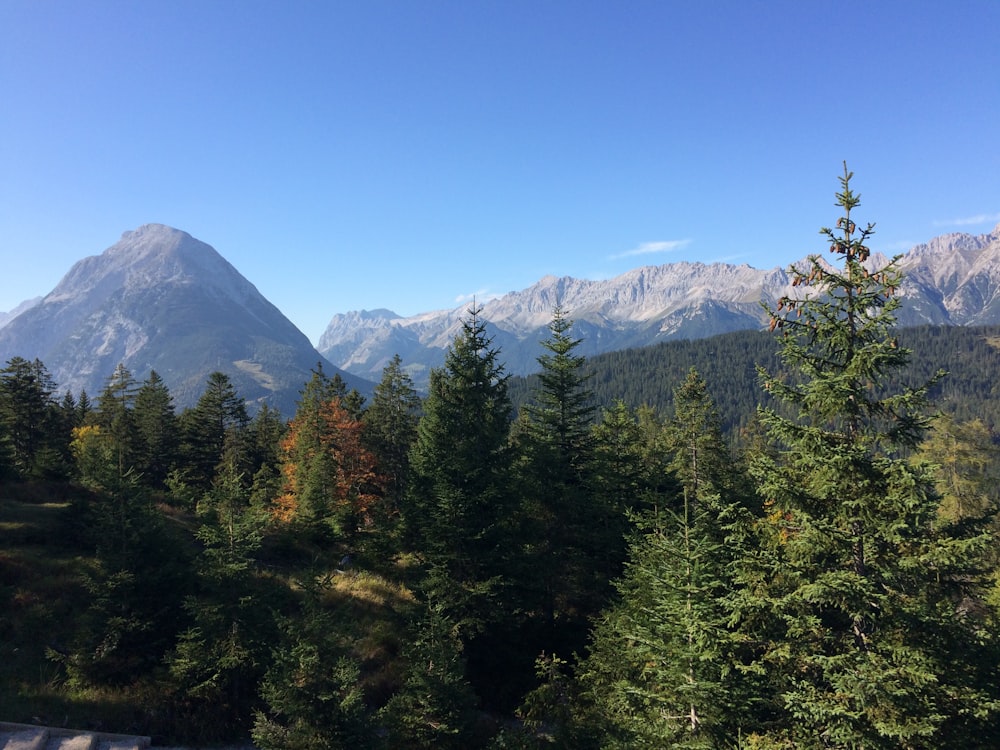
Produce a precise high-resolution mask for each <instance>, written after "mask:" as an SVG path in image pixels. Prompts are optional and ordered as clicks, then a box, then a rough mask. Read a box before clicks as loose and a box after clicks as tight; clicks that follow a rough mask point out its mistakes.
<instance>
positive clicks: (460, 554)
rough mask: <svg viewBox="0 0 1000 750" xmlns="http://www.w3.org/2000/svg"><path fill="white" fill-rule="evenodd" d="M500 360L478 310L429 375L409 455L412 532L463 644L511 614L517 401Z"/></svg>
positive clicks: (432, 590) (432, 592)
mask: <svg viewBox="0 0 1000 750" xmlns="http://www.w3.org/2000/svg"><path fill="white" fill-rule="evenodd" d="M498 357H499V351H498V350H497V349H494V348H493V346H492V339H491V338H490V337H489V336H488V335H487V332H486V324H485V322H484V321H483V319H482V318H481V317H480V310H479V309H478V308H473V309H471V310H470V311H469V317H468V318H466V319H465V320H463V321H462V330H461V331H460V332H459V334H458V335H457V336H456V337H455V340H454V342H453V343H452V345H451V347H450V348H449V349H448V353H447V355H446V357H445V363H444V367H443V368H441V369H439V370H434V371H432V373H431V380H430V393H429V395H428V397H427V399H426V401H425V404H424V415H423V417H422V418H421V420H420V425H419V427H418V430H417V441H416V443H415V444H414V446H413V451H412V453H411V455H410V467H411V486H410V490H409V492H408V496H407V499H406V503H405V505H404V518H405V523H406V525H407V527H408V529H409V531H410V532H411V533H412V537H413V545H414V549H415V550H416V551H417V553H418V554H419V555H420V556H421V558H422V559H423V560H424V563H425V566H426V569H427V570H428V571H429V575H428V576H427V579H426V584H425V585H426V586H427V588H428V593H429V596H430V597H431V598H433V599H434V600H435V601H437V602H439V603H440V605H441V606H443V608H444V613H445V615H446V616H447V617H448V618H450V619H451V620H453V621H454V622H456V623H457V626H458V628H459V632H460V634H461V635H462V637H463V638H467V637H469V636H471V635H473V634H476V633H479V632H481V631H482V630H483V629H484V628H485V627H486V626H487V624H489V623H492V622H496V621H497V619H498V618H500V617H502V616H503V614H504V613H505V610H506V609H507V602H506V600H505V596H504V586H505V583H506V579H505V572H506V567H507V564H508V560H509V557H510V556H511V554H512V550H511V547H510V545H511V538H510V533H509V531H510V525H509V524H510V519H511V517H512V515H513V514H512V510H513V498H512V493H511V492H510V490H509V487H508V482H509V470H510V464H511V454H510V449H509V447H508V443H507V438H508V433H509V430H510V401H509V400H508V398H507V375H506V374H505V373H504V367H503V365H502V364H501V363H500V362H499V360H498Z"/></svg>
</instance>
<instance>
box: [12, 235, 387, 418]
mask: <svg viewBox="0 0 1000 750" xmlns="http://www.w3.org/2000/svg"><path fill="white" fill-rule="evenodd" d="M14 356H20V357H24V358H26V359H34V358H38V359H40V360H42V362H44V363H45V365H46V367H47V368H48V369H49V371H50V373H51V374H52V376H53V378H54V379H55V381H56V383H57V384H58V385H59V387H60V389H68V390H71V391H73V392H74V393H78V392H79V391H80V390H86V391H87V392H88V393H89V394H91V395H94V394H97V393H100V392H101V390H102V389H103V387H104V383H105V380H106V379H107V378H108V377H109V376H110V375H111V373H112V372H113V371H114V368H115V367H116V366H117V365H118V364H119V363H122V364H124V365H125V366H126V367H127V368H128V369H129V370H130V371H131V372H132V374H133V375H134V376H135V377H136V378H137V379H139V380H142V379H144V378H145V377H146V376H147V375H148V373H149V371H150V370H151V369H155V370H156V371H157V373H158V374H159V375H160V376H161V377H162V378H163V380H164V382H165V383H166V384H167V386H168V387H169V388H170V391H171V393H172V394H173V395H174V398H175V399H176V402H177V404H178V406H189V405H192V404H193V403H194V402H195V401H196V400H197V398H198V396H199V395H200V394H201V392H202V390H203V388H204V385H205V382H206V379H207V377H208V375H209V374H211V373H212V372H214V371H217V370H218V371H221V372H224V373H226V374H227V375H229V376H230V379H231V380H232V382H233V384H234V385H235V386H237V389H238V390H239V391H240V392H241V393H242V394H243V395H244V397H246V398H247V399H248V401H250V402H251V403H253V402H263V401H268V402H270V404H271V405H272V406H276V407H277V408H279V409H280V410H281V411H282V412H283V413H284V414H286V415H288V416H291V414H292V413H293V412H294V405H295V400H296V398H297V396H298V392H299V389H300V388H301V387H302V385H303V384H304V383H305V382H306V381H307V380H308V379H309V377H310V370H311V369H312V368H314V367H315V366H316V364H317V362H322V361H323V357H322V356H321V355H320V354H319V352H317V351H316V349H315V348H313V346H312V345H311V344H310V343H309V341H308V339H307V338H306V337H305V335H304V334H302V332H301V331H299V330H298V329H297V328H296V327H295V326H294V325H293V324H292V323H291V322H290V321H289V320H288V319H287V318H286V317H285V316H284V315H283V314H282V313H281V312H280V311H279V310H278V309H277V308H276V307H274V305H272V304H271V303H270V302H268V301H267V300H266V299H265V298H264V297H263V296H262V295H261V294H260V293H259V292H258V291H257V289H256V287H254V285H253V284H251V283H250V282H249V281H248V280H247V279H245V278H244V277H243V276H242V275H241V274H240V273H239V272H238V271H237V270H236V269H235V268H233V266H232V265H230V264H229V262H228V261H226V260H225V258H223V257H222V256H221V255H220V254H219V253H218V252H216V250H215V249H214V248H213V247H212V246H210V245H208V244H206V243H204V242H201V241H200V240H197V239H195V238H194V237H192V236H191V235H190V234H188V233H187V232H183V231H180V230H178V229H174V228H172V227H168V226H165V225H163V224H146V225H144V226H141V227H139V228H138V229H136V230H133V231H129V232H125V233H124V234H123V235H122V237H121V239H120V240H119V241H118V242H117V243H115V244H114V245H112V246H111V247H109V248H108V249H107V250H105V251H104V252H103V253H101V254H100V255H95V256H91V257H88V258H84V259H83V260H81V261H79V262H78V263H76V264H74V266H73V267H72V268H71V269H70V270H69V272H68V273H67V274H66V275H65V276H64V277H63V278H62V280H61V281H60V282H59V284H58V285H57V286H56V287H55V289H53V290H52V292H50V293H49V294H48V295H47V296H46V297H45V298H43V299H42V301H41V302H39V303H38V304H36V305H35V306H33V307H31V308H30V309H28V310H26V311H24V312H22V313H21V314H20V315H18V316H17V317H16V318H13V319H12V320H10V321H9V322H8V323H7V325H5V326H3V327H0V358H2V361H6V360H8V359H10V358H12V357H14ZM325 364H326V366H328V367H327V369H328V371H329V373H330V374H333V373H334V372H336V368H335V367H333V366H332V365H329V363H328V362H327V363H325ZM345 380H347V381H348V383H349V384H351V385H354V386H356V387H359V389H360V390H362V391H366V390H368V389H369V384H366V383H364V382H363V381H361V380H359V379H358V378H355V377H353V376H349V375H347V376H345Z"/></svg>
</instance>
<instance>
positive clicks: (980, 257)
mask: <svg viewBox="0 0 1000 750" xmlns="http://www.w3.org/2000/svg"><path fill="white" fill-rule="evenodd" d="M873 257H874V256H873ZM883 260H884V259H883ZM901 266H902V268H903V270H904V271H905V272H906V280H905V282H904V285H903V288H902V290H901V292H902V295H903V308H902V311H901V313H900V317H899V321H900V324H901V325H906V326H911V325H920V324H924V323H933V324H939V325H941V324H944V325H986V324H994V323H1000V226H997V228H996V229H994V231H993V232H992V233H990V234H984V235H979V236H973V235H968V234H949V235H944V236H942V237H938V238H935V239H934V240H931V241H930V242H929V243H927V244H924V245H918V246H917V247H915V248H913V249H912V250H911V251H910V252H909V253H907V254H906V255H905V256H903V258H902V260H901ZM798 291H800V290H793V289H792V286H791V281H790V279H789V277H788V274H787V273H786V272H785V270H783V269H780V268H775V269H771V270H768V271H762V270H758V269H755V268H751V267H750V266H747V265H740V266H735V265H730V264H725V263H713V264H711V265H705V264H703V263H687V262H682V263H670V264H666V265H661V266H646V267H643V268H637V269H634V270H632V271H629V272H627V273H624V274H622V275H621V276H617V277H615V278H613V279H608V280H603V281H587V280H583V279H574V278H571V277H568V276H565V277H562V278H556V277H554V276H547V277H545V278H543V279H541V280H540V281H538V282H537V283H536V284H534V285H533V286H531V287H529V288H528V289H524V290H522V291H517V292H510V293H509V294H506V295H504V296H503V297H500V298H499V299H495V300H492V301H490V302H487V303H485V304H484V305H483V313H482V315H483V318H484V319H485V320H486V321H488V325H489V328H490V331H491V333H493V335H494V336H495V339H494V343H495V345H497V346H499V347H500V348H501V349H502V352H503V356H502V359H503V360H504V361H505V362H506V363H507V368H508V371H509V372H511V373H512V374H518V375H520V374H527V373H530V372H534V371H535V370H536V369H537V364H536V361H535V359H536V357H537V356H538V355H539V354H540V353H541V347H540V345H539V343H538V342H539V341H540V340H541V339H543V338H545V336H546V335H547V332H546V326H547V324H548V322H549V320H550V319H551V317H552V310H553V308H554V307H555V306H556V304H561V305H562V306H563V307H564V308H565V309H566V310H567V311H568V313H569V315H570V317H571V318H573V320H574V321H575V326H574V335H575V336H577V337H579V338H582V339H583V340H584V341H583V343H582V344H581V346H580V349H579V351H580V352H581V353H582V354H586V355H588V356H592V355H594V354H598V353H601V352H609V351H617V350H620V349H625V348H629V347H640V346H648V345H650V344H655V343H658V342H661V341H669V340H673V339H698V338H705V337H707V336H714V335H716V334H720V333H727V332H731V331H739V330H753V329H759V328H762V327H764V326H765V325H766V324H767V316H766V315H765V314H764V311H763V309H762V308H761V306H760V302H761V300H765V301H768V302H773V301H775V300H777V299H778V298H779V297H782V296H784V295H786V294H788V295H791V294H794V293H796V292H798ZM466 310H467V307H458V308H455V309H453V310H441V311H436V312H427V313H422V314H420V315H415V316H412V317H408V318H403V317H400V316H398V315H396V314H395V313H393V312H391V311H389V310H375V311H371V312H351V313H345V314H342V315H334V316H333V319H332V320H331V321H330V324H329V326H328V327H327V329H326V331H325V332H324V333H323V336H322V337H321V338H320V340H319V344H318V347H317V348H318V349H319V350H320V352H322V353H323V354H324V355H325V356H326V357H327V358H328V359H330V361H331V362H334V363H335V364H337V365H338V366H340V367H343V368H344V369H345V370H347V371H348V372H353V373H355V374H356V375H359V376H361V377H365V378H368V379H370V380H373V379H377V378H378V377H379V375H380V373H381V371H382V368H383V367H384V366H385V364H386V363H387V362H388V361H389V359H390V358H391V357H392V356H393V355H394V354H397V353H398V354H399V355H400V356H401V357H402V359H403V362H404V365H405V366H406V367H407V370H408V371H409V372H410V374H411V376H412V377H413V378H414V381H415V382H416V383H417V384H418V385H423V384H425V383H426V379H427V375H428V372H429V370H430V368H432V367H436V366H439V365H440V364H441V363H442V361H443V359H444V352H445V349H446V348H447V346H448V344H449V343H450V342H451V340H452V338H453V337H454V333H455V331H456V329H457V326H458V324H459V321H460V320H461V318H462V316H463V315H464V314H465V313H466Z"/></svg>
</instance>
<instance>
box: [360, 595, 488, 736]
mask: <svg viewBox="0 0 1000 750" xmlns="http://www.w3.org/2000/svg"><path fill="white" fill-rule="evenodd" d="M409 643H410V646H409V648H408V649H407V650H406V651H405V652H404V658H405V659H406V663H407V671H406V677H405V679H404V682H403V685H402V686H401V688H400V690H399V691H398V692H397V693H396V694H395V695H394V696H393V697H392V698H391V699H390V700H389V702H388V703H387V704H386V706H385V707H384V708H383V709H382V710H381V711H380V712H379V719H380V720H381V721H383V722H385V726H386V730H387V739H388V745H389V747H407V748H427V749H428V750H430V749H431V748H434V749H436V748H455V750H462V749H464V748H467V747H469V746H470V745H469V743H470V741H471V733H472V720H473V711H474V709H475V706H476V700H475V694H474V693H473V691H472V688H471V687H470V686H469V684H468V682H466V680H465V661H464V659H463V656H462V650H463V647H462V641H461V639H460V638H459V637H458V634H457V628H456V626H455V625H454V624H453V623H452V621H451V620H450V619H449V618H448V616H447V614H446V613H445V611H444V608H443V607H442V606H440V605H436V604H434V603H431V604H430V605H428V606H427V608H426V612H425V614H424V617H423V619H422V620H421V621H419V622H418V623H417V624H416V627H415V632H414V633H413V635H412V638H411V639H410V641H409Z"/></svg>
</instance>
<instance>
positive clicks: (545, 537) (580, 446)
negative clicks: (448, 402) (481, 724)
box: [518, 306, 624, 653]
mask: <svg viewBox="0 0 1000 750" xmlns="http://www.w3.org/2000/svg"><path fill="white" fill-rule="evenodd" d="M572 326H573V321H572V320H571V319H570V318H569V317H568V315H567V314H566V311H565V310H563V309H562V307H560V306H557V307H556V308H555V310H554V311H553V315H552V320H551V322H550V323H549V336H548V337H547V338H546V339H544V340H543V341H542V348H543V349H544V350H545V351H544V353H543V354H542V355H541V356H539V357H538V364H539V365H540V366H541V372H540V374H539V376H538V387H537V389H536V390H535V392H534V393H533V394H532V399H531V401H530V402H529V403H528V405H527V406H526V407H525V409H524V418H523V419H521V420H520V422H519V423H518V428H519V430H518V444H519V448H520V453H521V455H522V456H523V462H522V465H521V472H520V473H521V475H522V491H523V493H524V496H525V497H524V507H523V509H522V514H523V517H524V531H523V533H522V539H523V541H524V542H525V555H524V560H523V561H524V562H525V563H526V564H527V567H526V568H525V569H523V570H522V573H521V575H520V576H519V578H522V579H523V580H524V581H525V583H526V585H527V587H528V588H529V589H534V592H533V593H534V596H533V597H531V596H529V606H532V608H535V609H537V612H538V614H539V616H540V620H541V624H542V626H543V629H544V632H545V635H544V637H543V640H542V644H541V649H540V650H545V651H546V652H549V653H551V652H553V651H557V652H559V653H572V652H573V651H574V650H578V649H579V648H581V647H582V645H583V640H584V637H585V633H586V623H587V619H588V618H589V617H590V616H592V615H594V614H596V612H597V611H599V609H600V607H601V606H602V605H603V603H604V597H605V596H606V595H607V594H608V593H609V592H608V582H609V580H610V579H611V577H612V575H613V573H614V572H616V571H615V570H614V566H615V563H617V564H620V560H621V558H622V557H624V541H623V538H624V524H623V523H617V522H616V521H618V519H619V517H620V518H621V520H622V521H623V520H624V515H623V514H622V513H621V509H620V508H616V507H603V506H602V504H601V501H602V500H603V499H605V498H606V496H604V495H602V494H601V493H600V492H599V491H598V484H597V481H596V476H595V469H596V466H595V449H596V441H595V436H594V432H593V430H592V421H593V415H594V411H595V410H596V405H595V403H594V400H593V396H592V394H591V392H590V390H589V389H588V387H587V380H588V374H587V373H586V372H585V366H586V358H585V357H583V356H581V355H579V354H577V352H576V350H577V347H578V346H579V345H580V343H581V342H582V340H581V339H578V338H575V337H573V336H572V335H571V330H572ZM614 551H617V553H618V554H617V558H618V559H617V560H615V558H616V555H615V554H614ZM531 598H534V599H535V601H534V602H530V599H531Z"/></svg>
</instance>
